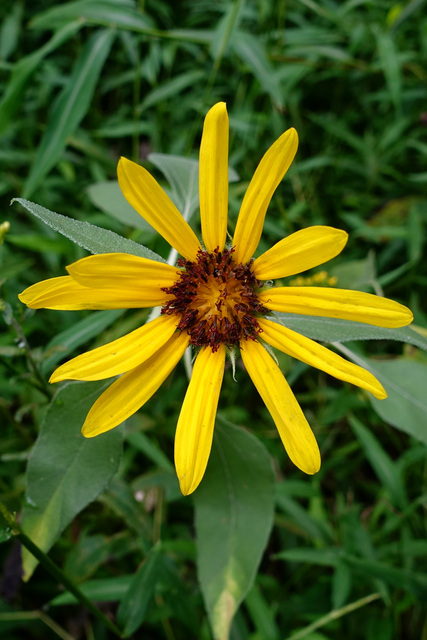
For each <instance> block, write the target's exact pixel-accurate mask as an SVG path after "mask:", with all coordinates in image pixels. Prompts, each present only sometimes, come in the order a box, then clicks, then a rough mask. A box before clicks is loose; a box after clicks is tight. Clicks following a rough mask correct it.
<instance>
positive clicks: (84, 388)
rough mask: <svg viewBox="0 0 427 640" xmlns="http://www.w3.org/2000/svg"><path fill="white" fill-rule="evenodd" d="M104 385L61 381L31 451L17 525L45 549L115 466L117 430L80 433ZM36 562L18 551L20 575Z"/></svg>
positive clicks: (119, 437) (28, 572) (102, 485)
mask: <svg viewBox="0 0 427 640" xmlns="http://www.w3.org/2000/svg"><path fill="white" fill-rule="evenodd" d="M105 386H106V384H105V382H102V383H101V384H100V383H99V382H96V383H84V384H82V383H75V382H71V383H66V384H65V385H64V386H63V387H62V388H61V389H60V390H59V391H58V393H57V394H56V395H55V397H54V398H53V400H52V403H51V405H50V406H49V408H48V410H47V412H46V416H45V419H44V421H43V424H42V426H41V430H40V435H39V437H38V439H37V442H36V444H35V446H34V449H33V451H32V453H31V457H30V460H29V463H28V469H27V492H26V497H27V503H26V504H25V505H24V508H23V515H22V528H23V530H24V531H25V533H26V534H27V535H28V536H29V537H30V538H31V539H32V540H33V542H35V543H36V544H37V545H38V546H39V547H40V548H41V549H42V550H43V551H45V552H47V551H49V549H50V548H51V547H52V545H53V544H54V543H55V542H56V540H57V539H58V537H59V536H60V534H61V532H62V531H63V530H64V529H65V527H66V526H67V525H68V524H69V523H70V522H71V520H72V519H73V518H74V517H75V516H76V515H77V514H78V513H79V512H80V511H81V510H82V509H84V507H86V505H88V504H89V503H90V502H92V501H93V500H95V498H96V497H97V496H98V495H99V493H100V492H101V491H102V490H103V489H104V488H105V486H106V485H107V484H108V482H109V481H110V480H111V478H112V477H113V475H114V474H115V472H116V471H117V468H118V464H119V461H120V457H121V451H122V434H121V430H120V429H113V430H112V431H110V432H108V433H105V434H103V435H101V436H98V437H96V438H90V439H89V438H84V437H83V436H82V435H81V433H80V429H81V427H82V424H83V422H84V419H85V416H86V414H87V412H88V411H89V409H90V407H91V406H92V404H93V403H94V402H95V400H96V399H97V398H98V396H99V394H100V392H101V391H103V390H104V389H105ZM36 566H37V560H36V559H35V558H34V556H32V555H31V554H30V553H29V552H28V551H26V550H23V568H24V580H28V579H29V578H30V577H31V575H32V573H33V571H34V569H35V568H36Z"/></svg>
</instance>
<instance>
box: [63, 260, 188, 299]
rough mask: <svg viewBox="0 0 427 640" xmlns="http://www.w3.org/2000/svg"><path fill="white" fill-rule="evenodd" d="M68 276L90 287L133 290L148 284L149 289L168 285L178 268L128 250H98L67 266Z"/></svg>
mask: <svg viewBox="0 0 427 640" xmlns="http://www.w3.org/2000/svg"><path fill="white" fill-rule="evenodd" d="M67 271H68V273H69V274H70V276H71V277H72V278H73V279H74V280H76V281H77V282H79V283H80V284H81V285H83V286H84V287H92V288H93V289H98V288H99V289H127V290H131V289H135V290H138V289H139V288H140V287H141V286H144V287H145V285H146V283H149V286H150V288H151V287H156V288H158V289H161V288H162V287H171V286H172V285H173V284H174V282H176V280H177V279H178V276H179V270H178V269H177V267H172V266H171V265H169V264H164V263H163V262H156V261H155V260H148V259H147V258H140V257H139V256H132V255H129V254H127V253H101V254H98V255H95V256H87V257H86V258H82V259H81V260H77V262H73V264H70V265H69V266H68V267H67Z"/></svg>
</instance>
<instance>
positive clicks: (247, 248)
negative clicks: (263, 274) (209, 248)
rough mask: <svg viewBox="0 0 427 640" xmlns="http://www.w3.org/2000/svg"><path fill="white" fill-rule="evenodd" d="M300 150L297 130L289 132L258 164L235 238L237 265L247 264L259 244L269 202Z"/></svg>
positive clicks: (241, 208)
mask: <svg viewBox="0 0 427 640" xmlns="http://www.w3.org/2000/svg"><path fill="white" fill-rule="evenodd" d="M297 148H298V135H297V132H296V131H295V129H288V131H285V133H283V134H282V135H281V136H280V138H278V139H277V140H276V142H274V144H272V145H271V147H270V148H269V149H268V151H267V152H266V153H265V155H264V156H263V158H262V159H261V162H260V163H259V165H258V167H257V169H256V171H255V173H254V175H253V178H252V180H251V181H250V183H249V187H248V189H247V191H246V193H245V197H244V198H243V202H242V206H241V207H240V212H239V217H238V219H237V224H236V230H235V232H234V237H233V243H232V244H233V247H236V252H235V260H236V262H243V263H244V262H247V261H248V260H250V258H252V256H253V254H254V253H255V250H256V248H257V246H258V244H259V241H260V238H261V233H262V228H263V225H264V219H265V214H266V212H267V207H268V205H269V204H270V200H271V198H272V196H273V193H274V192H275V190H276V188H277V186H278V185H279V184H280V182H281V181H282V178H283V176H284V175H285V173H286V171H287V170H288V169H289V167H290V165H291V162H292V160H293V159H294V157H295V154H296V152H297Z"/></svg>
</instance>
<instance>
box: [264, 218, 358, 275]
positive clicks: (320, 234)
mask: <svg viewBox="0 0 427 640" xmlns="http://www.w3.org/2000/svg"><path fill="white" fill-rule="evenodd" d="M347 238H348V234H347V233H346V232H345V231H341V229H334V228H333V227H324V226H321V225H319V226H315V227H307V228H306V229H301V230H300V231H296V232H295V233H292V234H291V235H290V236H288V237H287V238H284V239H283V240H280V242H277V243H276V244H275V245H274V246H273V247H271V249H269V250H268V251H266V252H265V253H263V254H262V255H261V256H260V257H259V258H257V259H256V260H255V262H254V264H253V270H254V273H255V275H256V277H257V278H258V279H259V280H274V278H285V277H287V276H293V275H295V274H296V273H301V272H302V271H307V269H312V268H313V267H317V266H319V265H320V264H323V263H324V262H327V261H328V260H331V259H332V258H335V256H337V255H338V254H339V253H341V251H342V250H343V249H344V246H345V244H346V242H347Z"/></svg>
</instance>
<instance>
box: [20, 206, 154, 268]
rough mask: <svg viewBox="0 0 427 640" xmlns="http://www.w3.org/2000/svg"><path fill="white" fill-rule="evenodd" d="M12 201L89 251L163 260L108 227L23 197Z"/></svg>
mask: <svg viewBox="0 0 427 640" xmlns="http://www.w3.org/2000/svg"><path fill="white" fill-rule="evenodd" d="M12 202H19V204H21V205H22V206H23V207H24V208H25V209H26V210H27V211H29V212H30V213H32V214H33V216H36V218H40V220H42V221H43V222H44V223H45V224H47V225H48V226H49V227H51V228H52V229H54V230H55V231H58V232H59V233H62V235H63V236H65V237H66V238H69V239H70V240H72V241H73V242H75V243H76V244H78V245H79V247H83V248H84V249H86V250H87V251H90V253H130V254H131V255H134V256H141V257H142V258H149V259H150V260H157V261H158V262H165V260H163V258H161V257H160V256H159V255H157V253H154V251H151V250H150V249H147V247H144V246H143V245H142V244H138V243H137V242H133V240H127V239H126V238H122V236H119V235H118V234H117V233H114V232H113V231H109V230H108V229H101V227H96V226H95V225H93V224H90V223H89V222H82V221H81V220H73V219H72V218H68V217H67V216H63V215H61V214H60V213H55V212H54V211H49V209H45V208H44V207H42V206H41V205H39V204H36V203H35V202H30V201H29V200H24V199H23V198H14V199H13V200H12Z"/></svg>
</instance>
